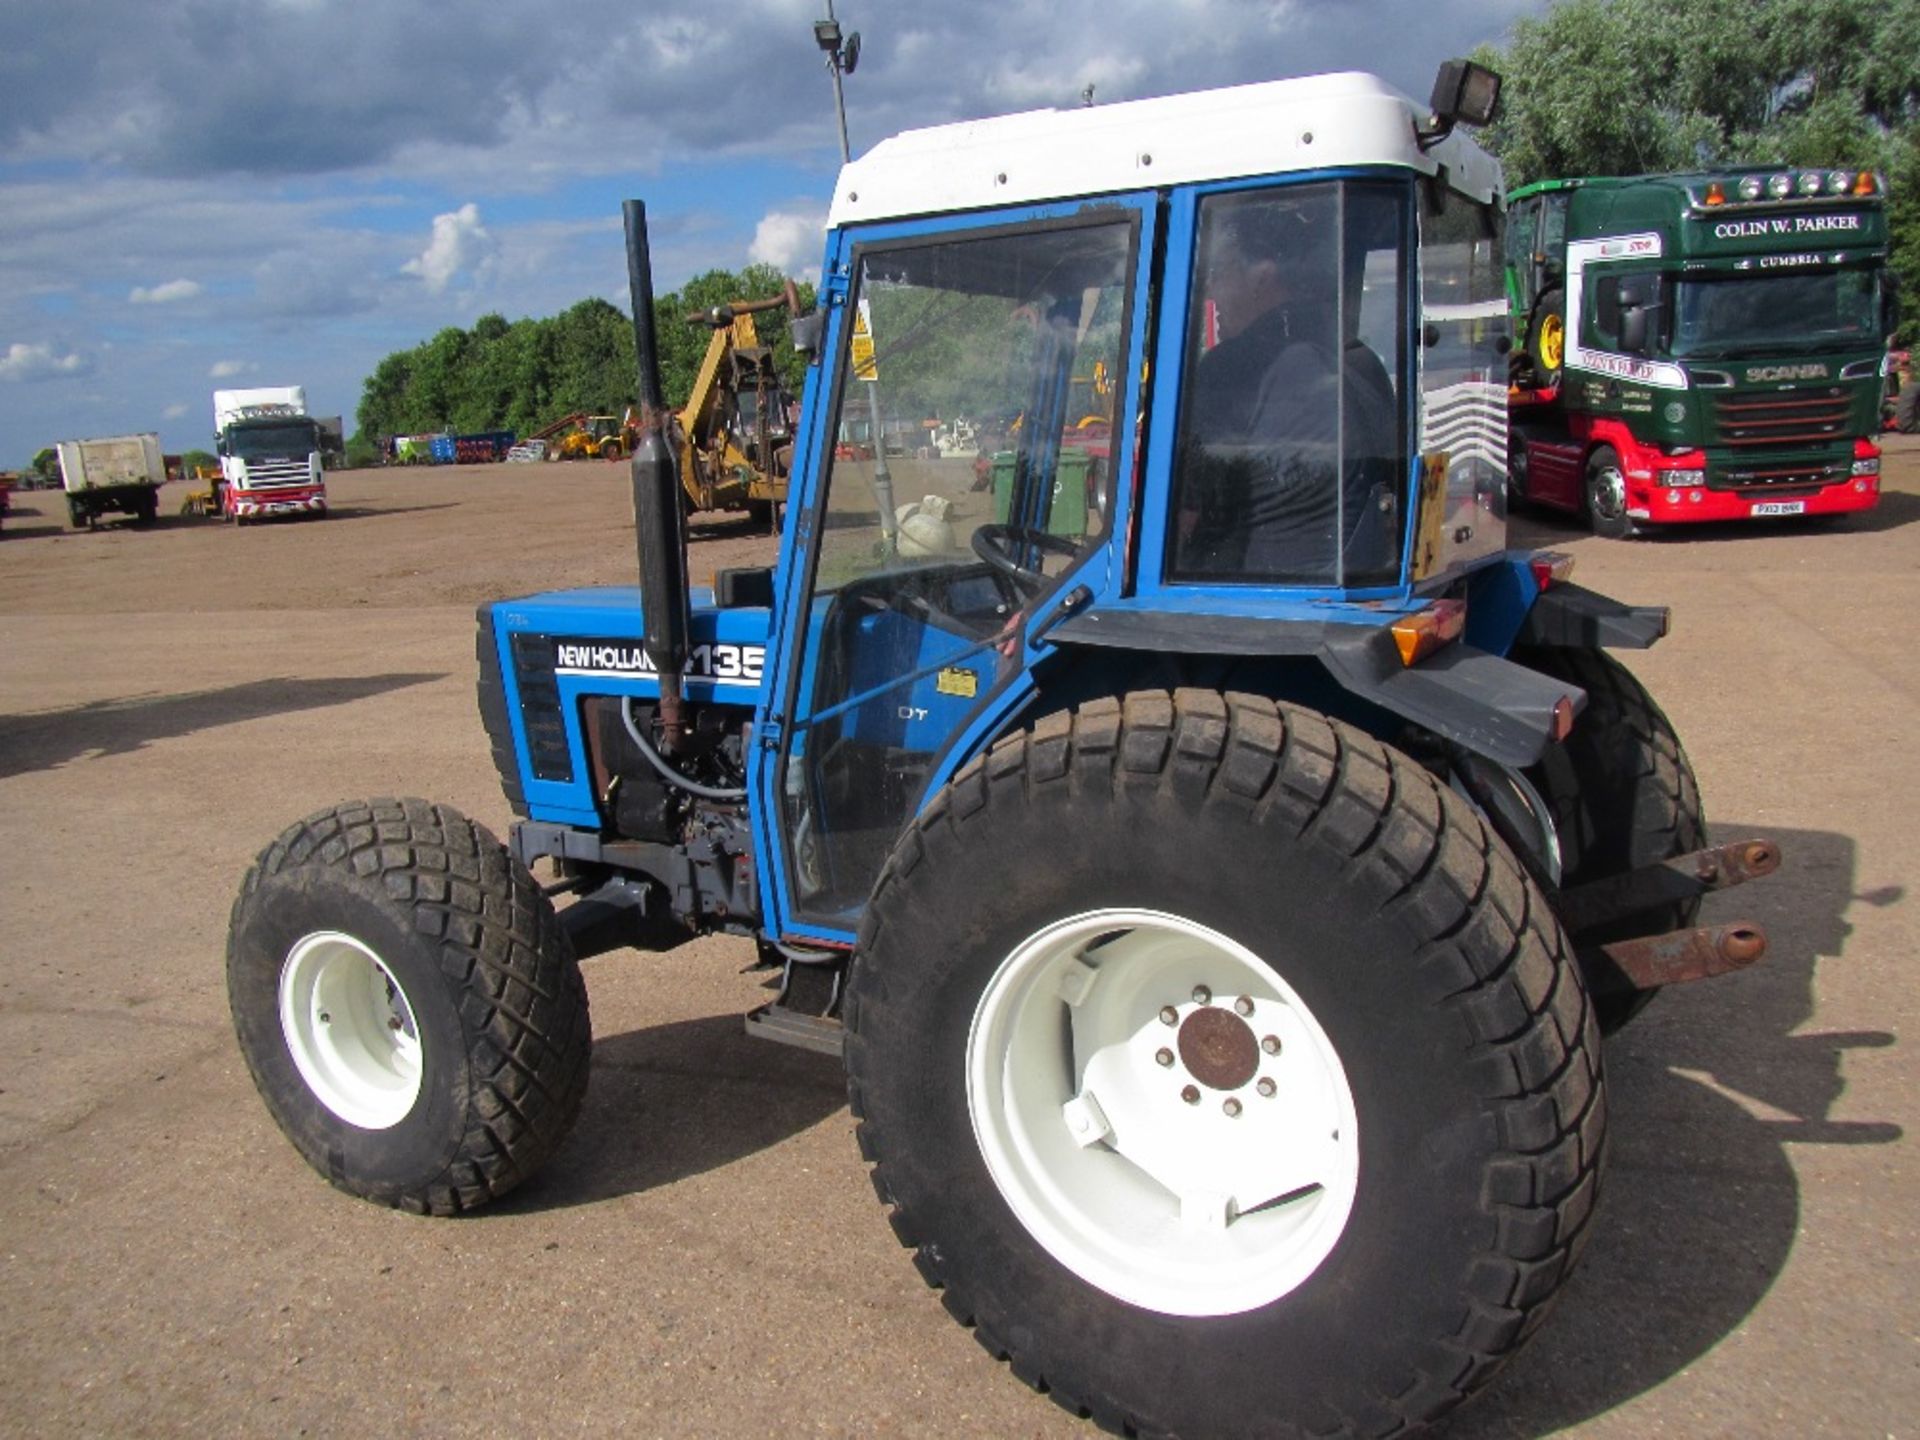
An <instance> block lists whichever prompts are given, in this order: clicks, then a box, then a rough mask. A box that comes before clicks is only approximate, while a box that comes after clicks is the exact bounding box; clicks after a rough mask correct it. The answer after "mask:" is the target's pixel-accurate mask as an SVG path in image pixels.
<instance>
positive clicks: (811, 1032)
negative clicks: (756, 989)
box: [747, 1002, 846, 1060]
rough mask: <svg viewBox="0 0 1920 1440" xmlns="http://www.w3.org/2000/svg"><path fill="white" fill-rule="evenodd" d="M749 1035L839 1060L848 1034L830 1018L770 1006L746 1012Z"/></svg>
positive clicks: (774, 1004) (838, 1023)
mask: <svg viewBox="0 0 1920 1440" xmlns="http://www.w3.org/2000/svg"><path fill="white" fill-rule="evenodd" d="M747 1034H749V1035H754V1036H758V1037H759V1038H760V1039H762V1040H772V1041H775V1042H776V1043H778V1044H781V1045H794V1046H798V1047H799V1048H800V1049H802V1050H815V1051H818V1052H819V1053H820V1054H822V1055H831V1056H833V1058H834V1059H836V1060H838V1059H839V1058H840V1051H841V1042H842V1041H843V1040H844V1038H845V1036H846V1031H845V1029H844V1028H843V1027H842V1026H841V1024H840V1022H839V1021H838V1020H835V1019H833V1018H832V1017H831V1016H823V1015H804V1014H802V1013H801V1012H800V1011H798V1010H789V1009H787V1008H786V1006H784V1005H780V1004H777V1003H773V1002H769V1003H768V1004H765V1005H762V1006H761V1007H760V1008H759V1009H757V1010H750V1011H748V1012H747Z"/></svg>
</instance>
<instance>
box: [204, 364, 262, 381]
mask: <svg viewBox="0 0 1920 1440" xmlns="http://www.w3.org/2000/svg"><path fill="white" fill-rule="evenodd" d="M253 368H254V364H253V362H252V361H251V360H216V361H214V362H213V368H212V369H211V370H209V371H207V378H208V379H209V380H231V379H233V377H234V376H236V375H244V374H246V373H247V371H249V370H252V369H253Z"/></svg>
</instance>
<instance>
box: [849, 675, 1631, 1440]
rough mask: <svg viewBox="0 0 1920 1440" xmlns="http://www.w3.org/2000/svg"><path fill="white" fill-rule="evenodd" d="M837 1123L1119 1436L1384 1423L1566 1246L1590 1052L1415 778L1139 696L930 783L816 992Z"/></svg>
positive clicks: (936, 1253) (1496, 875) (913, 1214)
mask: <svg viewBox="0 0 1920 1440" xmlns="http://www.w3.org/2000/svg"><path fill="white" fill-rule="evenodd" d="M846 1023H847V1045H846V1057H847V1067H848V1075H849V1086H850V1093H851V1097H852V1104H853V1110H854V1113H855V1115H856V1116H857V1117H858V1118H859V1120H860V1127H859V1138H860V1143H861V1146H862V1149H863V1152H864V1153H865V1154H866V1156H867V1158H868V1159H869V1160H871V1161H873V1162H874V1163H875V1177H874V1178H875V1183H876V1187H877V1188H878V1190H879V1191H880V1194H881V1196H882V1197H883V1199H885V1200H886V1201H887V1202H888V1203H890V1204H891V1206H892V1207H893V1209H892V1220H893V1225H894V1228H895V1230H896V1231H897V1232H898V1234H899V1236H900V1238H901V1239H902V1241H903V1242H904V1243H905V1244H906V1245H908V1246H909V1247H910V1248H912V1249H914V1250H915V1251H916V1252H917V1263H918V1265H919V1268H920V1270H921V1273H922V1274H923V1275H924V1276H925V1277H926V1278H927V1279H928V1280H929V1282H931V1283H932V1284H934V1285H935V1286H938V1287H941V1288H943V1289H944V1291H945V1297H944V1299H945V1304H946V1306H947V1308H948V1309H949V1310H950V1311H951V1312H952V1313H953V1314H954V1315H955V1316H956V1317H957V1318H958V1319H960V1320H961V1321H962V1323H964V1324H968V1325H971V1326H973V1327H974V1329H975V1333H976V1335H977V1336H978V1338H979V1339H980V1341H981V1343H982V1344H983V1345H985V1346H986V1347H987V1349H988V1350H989V1351H990V1352H991V1353H993V1354H995V1355H996V1356H999V1357H1001V1358H1003V1359H1006V1360H1007V1361H1008V1362H1009V1363H1010V1365H1011V1367H1012V1369H1013V1371H1014V1373H1015V1374H1016V1375H1017V1376H1019V1377H1020V1378H1021V1379H1023V1380H1025V1381H1026V1382H1027V1383H1028V1384H1030V1385H1033V1386H1034V1387H1035V1388H1037V1389H1039V1390H1042V1391H1044V1392H1046V1393H1048V1394H1050V1395H1051V1396H1052V1397H1053V1398H1054V1399H1055V1400H1056V1401H1057V1402H1059V1403H1060V1404H1062V1405H1063V1406H1065V1407H1066V1408H1068V1409H1069V1410H1072V1411H1075V1412H1076V1413H1079V1414H1081V1415H1084V1416H1090V1417H1092V1418H1093V1419H1095V1420H1097V1421H1099V1422H1100V1423H1101V1425H1103V1426H1104V1427H1105V1428H1108V1429H1111V1430H1113V1431H1115V1432H1116V1433H1140V1434H1149V1433H1151V1434H1160V1433H1181V1434H1196V1435H1198V1434H1205V1435H1217V1436H1242V1435H1245V1436H1252V1435H1261V1436H1268V1435H1291V1434H1304V1433H1308V1432H1312V1433H1322V1432H1331V1431H1336V1430H1337V1431H1339V1432H1340V1433H1354V1434H1369V1435H1370V1434H1388V1433H1395V1432H1398V1431H1400V1430H1403V1429H1405V1428H1406V1427H1408V1426H1413V1425H1418V1424H1419V1423H1421V1422H1422V1421H1424V1420H1427V1419H1430V1418H1432V1417H1433V1416H1436V1415H1438V1414H1441V1413H1442V1412H1444V1411H1446V1410H1448V1409H1450V1408H1452V1407H1453V1406H1454V1405H1456V1404H1458V1403H1459V1402H1460V1400H1461V1399H1462V1398H1464V1397H1465V1396H1466V1395H1467V1394H1469V1393H1471V1392H1472V1391H1473V1390H1475V1389H1477V1388H1478V1387H1479V1386H1480V1385H1481V1384H1482V1383H1483V1382H1484V1381H1485V1380H1486V1379H1487V1378H1488V1377H1489V1376H1490V1375H1491V1374H1492V1372H1493V1371H1494V1370H1495V1369H1496V1368H1497V1366H1498V1364H1499V1362H1500V1361H1501V1360H1502V1359H1503V1358H1504V1357H1505V1356H1506V1355H1507V1354H1509V1353H1510V1352H1512V1351H1513V1350H1514V1349H1516V1348H1517V1347H1518V1346H1519V1344H1520V1343H1521V1341H1522V1339H1523V1338H1524V1337H1525V1336H1526V1335H1528V1334H1529V1333H1530V1332H1531V1331H1532V1330H1533V1328H1534V1327H1535V1326H1536V1324H1537V1323H1538V1321H1539V1320H1540V1318H1541V1316H1542V1315H1543V1314H1544V1313H1545V1309H1546V1306H1547V1303H1548V1301H1549V1300H1550V1298H1551V1297H1552V1296H1553V1295H1554V1294H1555V1293H1556V1292H1557V1291H1558V1289H1559V1288H1560V1286H1561V1284H1562V1283H1563V1282H1564V1280H1565V1279H1566V1277H1567V1275H1568V1273H1569V1272H1570V1270H1571V1268H1572V1265H1573V1263H1574V1260H1575V1257H1576V1255H1577V1254H1578V1252H1579V1250H1580V1248H1581V1246H1582V1244H1583V1243H1584V1238H1585V1235H1586V1233H1587V1227H1588V1219H1589V1217H1590V1215H1591V1212H1592V1207H1593V1202H1594V1196H1595V1192H1596V1188H1597V1186H1598V1182H1599V1175H1600V1168H1601V1162H1602V1154H1603V1149H1604V1136H1605V1129H1606V1108H1605V1100H1604V1094H1603V1082H1602V1077H1601V1072H1600V1051H1599V1033H1598V1029H1597V1027H1596V1025H1595V1023H1594V1020H1593V1015H1592V1011H1591V1008H1590V1006H1589V1004H1588V1001H1587V996H1586V992H1585V989H1584V986H1583V984H1582V981H1581V978H1580V974H1579V971H1578V967H1577V965H1576V964H1575V963H1574V961H1573V958H1572V956H1571V954H1570V952H1569V950H1568V948H1567V945H1566V943H1565V940H1564V937H1563V936H1562V934H1561V932H1560V929H1559V926H1558V924H1557V923H1556V921H1555V920H1554V918H1553V915H1552V913H1551V911H1550V910H1549V908H1548V906H1547V903H1546V901H1545V899H1544V898H1543V897H1542V895H1541V894H1540V892H1539V891H1538V890H1537V889H1536V888H1535V886H1534V884H1533V883H1532V882H1531V881H1530V880H1529V879H1528V878H1527V877H1526V875H1525V873H1524V872H1523V871H1522V869H1521V867H1520V866H1519V864H1518V863H1517V862H1516V861H1515V860H1514V858H1513V856H1512V855H1511V854H1510V853H1509V852H1508V851H1507V849H1506V848H1505V846H1504V845H1503V844H1502V843H1501V842H1500V841H1499V840H1498V839H1497V838H1496V837H1495V836H1494V834H1493V833H1492V832H1491V831H1490V830H1489V829H1488V827H1487V826H1486V825H1485V824H1484V823H1483V822H1482V821H1481V819H1480V818H1479V816H1478V815H1477V814H1476V813H1475V812H1474V811H1473V810H1472V809H1471V807H1469V806H1468V805H1467V804H1465V803H1464V802H1463V801H1461V800H1460V799H1459V798H1458V797H1456V796H1455V795H1453V794H1452V793H1451V792H1449V791H1447V790H1445V789H1444V788H1443V787H1441V786H1440V785H1438V784H1437V783H1436V782H1435V780H1434V778H1433V777H1432V776H1431V775H1430V774H1429V773H1428V772H1427V771H1426V770H1425V769H1423V768H1422V767H1421V766H1420V765H1418V764H1417V763H1416V762H1414V761H1412V760H1410V759H1408V758H1407V757H1406V756H1404V755H1402V754H1400V753H1399V752H1397V751H1394V750H1392V749H1389V748H1387V747H1384V746H1382V745H1380V744H1379V743H1378V742H1376V741H1374V740H1372V739H1371V738H1369V737H1367V736H1366V735H1364V734H1362V733H1360V732H1358V731H1355V730H1352V729H1349V728H1346V727H1344V726H1341V725H1339V724H1336V723H1334V722H1331V721H1329V720H1327V719H1326V718H1324V717H1322V716H1320V715H1318V714H1315V713H1313V712H1311V711H1305V710H1298V709H1293V708H1288V707H1279V706H1276V705H1274V704H1273V703H1271V702H1269V701H1266V700H1262V699H1258V698H1255V697H1251V696H1244V695H1225V696H1223V695H1220V694H1216V693H1213V692H1209V691H1197V690H1195V691H1179V692H1176V693H1175V694H1172V695H1168V694H1164V693H1154V692H1149V693H1138V694H1132V695H1128V696H1126V697H1125V698H1124V700H1118V701H1116V700H1106V701H1098V702H1094V703H1092V704H1089V705H1087V706H1085V707H1083V708H1082V709H1081V710H1079V711H1078V712H1076V713H1074V714H1072V715H1071V716H1069V715H1065V714H1061V715H1055V716H1052V717H1048V718H1046V719H1044V720H1042V721H1040V722H1038V723H1037V724H1036V725H1035V727H1034V728H1033V729H1032V730H1031V731H1029V732H1027V733H1025V734H1022V735H1016V736H1013V737H1010V738H1008V739H1007V740H1005V741H1003V742H1001V743H1000V744H999V745H997V746H996V747H994V749H993V750H992V751H991V752H990V753H989V754H988V755H986V756H984V757H982V758H981V759H980V760H978V761H976V762H974V763H973V764H971V765H969V766H968V767H967V768H966V769H964V770H962V771H961V772H960V774H959V775H958V776H957V777H956V778H955V780H954V781H953V782H952V784H951V785H950V786H949V787H948V788H947V789H946V790H945V791H943V792H942V793H941V794H939V795H938V796H936V797H935V799H934V800H933V802H932V803H931V804H930V805H929V806H928V807H927V808H926V809H925V810H924V811H923V813H922V814H921V816H920V817H919V819H918V820H917V821H916V822H915V824H914V826H913V828H912V829H911V830H909V832H908V833H907V834H906V835H905V836H904V837H903V839H902V840H901V842H900V844H899V845H898V847H897V848H896V849H895V851H894V854H893V856H892V857H891V858H890V860H889V862H888V864H887V867H886V869H885V870H884V871H883V873H882V875H881V878H880V880H879V882H878V885H877V886H876V889H875V892H874V896H873V900H872V903H871V905H870V907H869V911H868V915H867V918H866V921H865V923H864V925H863V928H862V932H861V937H860V943H859V947H858V949H857V951H856V955H855V960H854V964H853V968H852V972H851V976H850V980H849V991H848V997H847V1007H846Z"/></svg>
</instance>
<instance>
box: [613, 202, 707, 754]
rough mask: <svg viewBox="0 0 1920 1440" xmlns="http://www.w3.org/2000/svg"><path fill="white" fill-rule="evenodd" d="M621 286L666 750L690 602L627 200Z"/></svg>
mask: <svg viewBox="0 0 1920 1440" xmlns="http://www.w3.org/2000/svg"><path fill="white" fill-rule="evenodd" d="M621 210H622V212H623V214H624V215H625V217H626V224H627V285H628V289H629V290H630V291H631V293H632V297H633V349H634V357H635V359H636V360H637V361H638V363H639V370H640V409H639V434H638V435H637V436H636V437H635V439H634V445H633V461H632V473H633V522H634V538H635V542H636V543H637V544H638V546H639V550H640V609H641V612H642V632H641V643H642V645H643V646H644V647H645V649H646V652H647V658H648V659H649V660H651V661H652V662H653V667H654V669H655V670H657V671H659V672H660V731H661V733H660V742H661V748H662V749H663V750H665V751H666V752H667V753H669V754H671V753H672V752H673V751H675V750H677V749H678V748H679V747H680V743H681V741H682V739H683V738H684V737H685V735H686V713H685V706H684V699H683V691H682V687H681V672H682V670H684V669H685V667H686V663H687V643H688V642H687V635H688V631H689V630H690V628H691V623H692V622H691V620H690V618H689V614H690V611H691V608H692V604H691V601H690V600H689V598H688V592H687V532H686V520H685V512H684V511H683V510H682V509H681V504H680V476H679V473H678V469H677V466H676V464H675V459H674V453H673V444H672V441H671V440H670V439H669V437H668V434H667V424H668V415H667V409H666V406H665V404H664V403H663V402H662V400H661V398H660V348H659V342H658V339H657V337H656V335H655V333H654V328H653V268H652V261H651V258H650V256H649V254H648V250H647V207H646V205H645V204H644V203H642V202H641V201H639V200H628V201H626V202H625V203H624V204H623V205H622V206H621Z"/></svg>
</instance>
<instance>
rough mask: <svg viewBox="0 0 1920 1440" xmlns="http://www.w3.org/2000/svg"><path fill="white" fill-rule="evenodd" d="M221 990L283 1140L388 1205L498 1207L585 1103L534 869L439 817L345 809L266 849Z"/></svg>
mask: <svg viewBox="0 0 1920 1440" xmlns="http://www.w3.org/2000/svg"><path fill="white" fill-rule="evenodd" d="M227 993H228V999H229V1001H230V1003H231V1005H232V1009H233V1022H234V1030H235V1032H236V1034H237V1035H238V1037H239V1041H240V1050H241V1053H242V1055H244V1056H245V1058H246V1062H247V1068H248V1070H249V1071H251V1072H252V1075H253V1081H254V1084H255V1086H256V1087H257V1088H258V1089H259V1091H260V1094H261V1097H262V1098H263V1099H264V1100H265V1101H266V1104H267V1109H268V1110H269V1111H270V1112H271V1113H272V1115H273V1118H274V1120H275V1121H276V1122H277V1123H278V1124H279V1126H280V1128H281V1130H283V1131H284V1132H285V1133H286V1135H287V1138H288V1139H289V1140H291V1141H292V1142H293V1144H294V1147H295V1148H296V1149H297V1150H299V1152H300V1153H301V1154H302V1155H303V1156H305V1157H306V1159H307V1161H308V1163H310V1164H311V1165H312V1166H313V1167H314V1169H316V1170H318V1171H319V1172H320V1173H321V1174H322V1175H324V1176H326V1177H327V1179H328V1180H329V1181H331V1182H332V1183H333V1184H334V1185H336V1186H338V1187H339V1188H340V1189H342V1190H345V1191H347V1192H348V1193H350V1194H353V1195H358V1196H361V1197H363V1198H365V1199H369V1200H374V1201H377V1202H379V1203H380V1204H383V1205H391V1206H395V1207H397V1208H399V1209H404V1210H412V1211H416V1212H422V1213H425V1212H431V1213H433V1214H436V1215H448V1214H453V1213H455V1212H457V1211H461V1210H470V1209H473V1208H474V1207H475V1206H478V1205H481V1204H483V1203H485V1202H486V1201H488V1200H491V1199H493V1198H495V1197H496V1196H499V1195H502V1194H504V1193H505V1192H506V1191H508V1190H510V1189H512V1188H513V1187H514V1186H515V1185H517V1184H519V1183H520V1182H521V1181H522V1180H524V1179H526V1178H527V1176H528V1175H530V1174H531V1173H533V1171H534V1170H535V1169H537V1168H538V1167H539V1166H540V1164H541V1163H542V1162H544V1161H545V1160H546V1159H547V1157H548V1156H549V1155H550V1154H551V1153H552V1152H553V1150H554V1149H555V1148H556V1147H557V1146H558V1145H559V1144H560V1142H561V1140H562V1139H563V1138H564V1137H565V1136H566V1134H567V1132H568V1130H569V1129H571V1128H572V1125H573V1122H574V1119H575V1117H576V1116H577V1115H578V1114H579V1110H580V1103H581V1100H582V1097H583V1096H584V1095H585V1093H586V1086H587V1067H588V1052H589V1049H590V1047H591V1034H590V1031H589V1027H588V1021H587V994H586V987H585V985H584V983H583V982H582V980H581V977H580V966H579V963H578V962H577V961H576V960H575V959H574V955H573V947H572V944H571V943H570V942H569V941H568V939H567V936H566V933H565V932H564V931H563V930H562V929H561V927H560V924H559V921H558V919H557V918H556V917H555V915H554V913H553V907H552V905H551V903H550V902H549V901H548V900H547V898H546V896H545V895H544V894H542V893H541V890H540V887H539V885H538V884H536V883H535V881H534V879H533V877H532V876H531V875H529V874H528V873H527V869H526V867H525V866H524V865H522V864H521V863H520V862H519V861H517V860H515V859H513V858H512V857H511V856H509V855H508V854H507V852H506V850H505V849H504V848H503V847H502V846H501V845H500V842H499V841H497V840H495V839H494V838H493V836H492V835H490V834H489V833H488V832H487V831H486V830H484V829H482V828H481V827H479V826H477V825H475V824H473V823H472V822H471V821H470V820H468V819H466V817H464V816H462V815H461V814H460V813H459V812H458V811H455V810H453V809H451V808H449V807H447V806H444V805H430V804H428V803H427V802H426V801H424V800H373V801H367V802H364V803H355V804H348V805H339V806H335V807H334V808H332V809H330V810H323V811H321V812H320V813H318V814H316V815H311V816H309V817H307V818H306V819H305V820H302V821H301V822H300V823H299V824H297V825H294V826H292V827H291V828H289V829H288V830H287V831H286V832H285V833H283V834H282V835H281V836H280V838H279V839H277V840H275V841H274V842H273V844H271V845H269V846H268V847H267V848H266V849H265V850H264V851H263V852H261V855H260V858H259V859H258V860H257V861H256V862H255V864H254V866H253V868H252V869H251V870H249V871H248V872H247V877H246V881H245V883H244V885H243V886H242V889H241V892H240V897H239V899H238V900H237V901H235V903H234V907H233V919H232V927H231V931H230V933H229V938H228V942H227Z"/></svg>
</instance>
